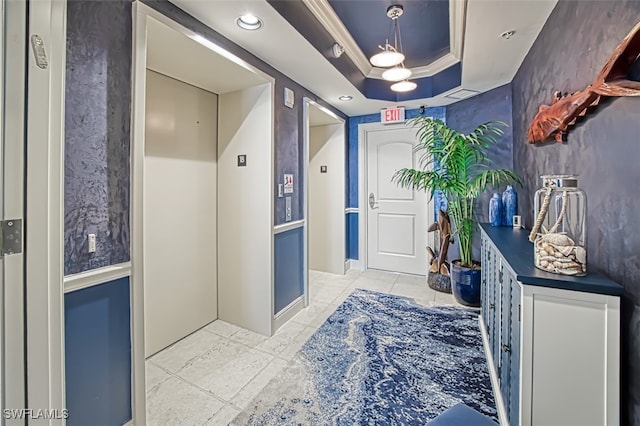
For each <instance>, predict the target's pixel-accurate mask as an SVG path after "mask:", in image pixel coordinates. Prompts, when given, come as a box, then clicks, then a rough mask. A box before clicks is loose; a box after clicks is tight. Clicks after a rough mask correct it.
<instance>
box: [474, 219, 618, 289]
mask: <svg viewBox="0 0 640 426" xmlns="http://www.w3.org/2000/svg"><path fill="white" fill-rule="evenodd" d="M480 228H481V229H482V231H483V233H484V234H485V235H486V236H487V237H489V239H490V240H491V242H493V244H494V245H495V246H496V248H497V249H498V250H499V251H500V253H501V255H502V257H504V260H506V261H507V263H508V264H509V266H511V269H513V272H515V273H516V279H517V280H518V281H520V282H521V283H523V284H528V285H537V286H542V287H552V288H560V289H564V290H574V291H583V292H587V293H597V294H606V295H610V296H622V294H623V293H624V288H623V287H622V286H621V285H620V284H618V283H616V282H615V281H612V280H610V279H609V278H607V277H606V276H604V275H603V274H601V273H598V272H590V271H589V270H588V269H587V275H586V276H584V277H575V276H570V275H560V274H552V273H550V272H545V271H543V270H541V269H538V268H536V267H535V266H534V264H533V243H531V242H529V231H528V230H526V229H518V228H511V227H507V226H500V227H493V226H491V225H489V224H488V223H482V224H480ZM587 256H588V253H587Z"/></svg>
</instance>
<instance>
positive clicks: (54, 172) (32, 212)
mask: <svg viewBox="0 0 640 426" xmlns="http://www.w3.org/2000/svg"><path fill="white" fill-rule="evenodd" d="M28 22H29V32H28V34H29V35H31V34H38V35H39V36H40V37H42V39H43V40H44V44H45V49H46V51H47V54H48V59H49V61H48V62H49V65H48V67H47V68H45V69H41V68H40V67H38V65H37V64H36V63H35V59H34V55H33V51H32V48H31V46H29V48H28V49H27V52H26V54H27V56H28V58H27V60H28V72H27V85H28V93H27V105H28V107H27V126H26V128H27V147H26V148H27V149H26V157H27V164H28V167H27V173H26V189H27V191H26V205H27V206H28V209H27V212H26V223H28V227H29V232H28V233H27V234H26V241H25V246H26V247H27V248H28V250H26V251H25V253H26V268H25V271H26V279H27V280H28V287H27V289H28V291H27V292H26V295H25V297H26V302H25V303H26V306H28V309H27V312H26V322H27V324H26V328H27V357H26V363H27V371H28V374H27V398H28V404H29V407H32V408H51V409H60V410H61V409H64V408H66V404H65V403H66V401H65V368H64V367H65V365H64V359H65V358H64V348H65V346H64V345H65V342H64V306H63V303H64V298H63V241H64V238H63V237H64V230H63V226H64V219H63V218H64V213H63V210H64V202H63V195H64V189H63V184H64V130H65V129H64V123H65V108H64V98H65V73H66V1H56V0H43V1H37V2H31V3H30V6H29V16H28ZM38 423H40V422H38ZM45 423H46V424H50V425H54V424H56V425H58V424H64V423H65V422H64V420H60V419H57V420H56V419H49V420H46V421H43V422H42V424H45Z"/></svg>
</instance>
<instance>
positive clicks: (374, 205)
mask: <svg viewBox="0 0 640 426" xmlns="http://www.w3.org/2000/svg"><path fill="white" fill-rule="evenodd" d="M369 207H371V208H372V209H377V208H378V202H377V201H376V196H375V195H373V192H372V193H370V194H369Z"/></svg>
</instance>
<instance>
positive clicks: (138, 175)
mask: <svg viewBox="0 0 640 426" xmlns="http://www.w3.org/2000/svg"><path fill="white" fill-rule="evenodd" d="M49 1H54V0H49ZM132 6H133V7H132V14H133V21H132V23H133V52H132V54H133V66H132V75H133V81H132V103H131V105H132V108H131V212H130V218H131V302H130V303H131V342H132V344H131V377H132V389H131V398H132V401H131V414H132V421H131V423H132V424H136V425H144V424H145V423H146V388H145V350H144V329H145V325H144V321H145V320H144V275H143V274H144V263H143V262H144V247H143V245H144V244H143V243H144V238H143V237H144V234H143V231H144V210H143V204H144V146H145V113H146V70H147V22H148V19H154V20H156V21H158V22H160V23H162V24H164V25H166V26H168V27H169V28H171V29H173V30H175V31H177V32H179V33H180V34H183V35H185V36H187V37H189V38H191V39H194V40H197V39H199V38H202V36H201V35H198V34H197V33H196V32H195V31H192V30H190V29H188V28H186V27H184V26H183V25H182V24H180V23H179V22H176V21H175V20H173V19H171V18H170V17H168V16H166V15H164V14H163V13H161V12H159V11H157V10H155V9H153V8H152V7H150V6H147V5H146V4H144V3H141V2H140V0H137V1H134V2H133V5H132ZM206 41H207V43H206V47H207V48H209V49H210V50H211V53H212V54H218V55H222V56H224V57H225V58H227V59H229V60H231V61H233V62H235V63H236V64H238V65H239V66H241V67H243V68H246V69H248V70H250V71H252V72H253V73H255V74H257V75H259V76H260V77H262V78H263V79H264V80H265V82H264V83H263V84H269V85H270V91H271V99H275V96H274V90H275V79H274V78H273V77H272V76H270V75H268V74H266V73H265V72H264V71H262V70H260V69H258V68H256V67H255V66H253V65H251V64H249V63H248V62H246V61H244V60H243V59H241V58H239V57H238V56H236V55H235V54H233V53H231V52H229V51H228V50H226V49H225V48H224V47H222V46H220V45H219V44H218V43H217V42H216V41H214V40H210V39H208V38H207V39H206ZM218 95H220V94H218ZM271 114H272V117H271V122H273V109H272V113H271ZM270 137H271V140H272V141H273V140H274V136H273V126H272V129H271V135H270ZM271 151H272V157H273V142H272V148H271ZM218 208H219V205H218ZM273 214H274V213H273V209H272V212H271V223H273ZM218 238H219V236H218ZM271 246H272V247H273V235H272V237H271ZM271 264H273V253H272V254H271ZM272 275H273V273H272ZM270 280H271V282H273V276H272V277H271V278H270ZM270 304H271V306H273V294H272V296H271V301H270ZM218 314H219V312H218ZM271 317H272V318H271V323H272V324H273V322H274V321H275V319H274V318H273V315H271Z"/></svg>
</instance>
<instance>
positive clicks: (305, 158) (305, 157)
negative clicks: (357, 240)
mask: <svg viewBox="0 0 640 426" xmlns="http://www.w3.org/2000/svg"><path fill="white" fill-rule="evenodd" d="M302 101H303V104H302V120H303V125H302V132H303V143H302V149H303V153H302V169H303V171H302V176H303V179H304V182H303V189H302V191H303V192H302V193H303V194H304V203H303V205H304V207H303V217H304V218H305V221H306V224H305V227H304V240H303V247H304V248H305V254H304V294H305V296H304V300H305V303H304V306H305V307H307V306H308V305H309V294H308V293H309V292H308V290H309V289H308V285H309V161H310V158H309V136H310V134H311V132H310V130H311V123H310V122H309V114H310V112H309V108H311V107H314V108H317V109H319V110H321V111H322V112H324V113H325V114H327V115H328V116H330V117H332V118H334V119H336V120H337V121H338V123H336V124H340V125H342V135H343V139H344V141H345V144H346V141H347V138H346V134H347V129H346V123H347V121H346V120H345V119H344V118H342V117H340V116H339V115H337V114H335V113H333V112H332V111H331V110H329V109H328V108H325V107H323V106H322V105H320V104H319V103H317V102H316V101H314V100H313V99H310V98H309V97H306V96H305V97H304V98H303V99H302ZM347 145H348V144H347ZM344 149H345V151H344V153H343V154H344V155H343V158H344V164H343V168H342V173H343V181H344V183H345V184H347V165H348V164H347V155H346V154H347V152H346V150H347V149H348V146H347V147H344ZM342 189H343V190H345V188H342ZM339 195H341V196H342V212H343V214H344V218H343V223H346V222H345V221H346V213H344V212H345V209H346V206H347V196H346V194H345V193H342V194H339ZM341 240H342V241H343V245H342V253H343V256H342V257H343V258H344V259H343V263H344V264H345V269H346V261H347V250H346V242H347V229H346V225H345V226H344V227H343V229H342V238H341ZM344 272H346V270H345V271H344Z"/></svg>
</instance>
